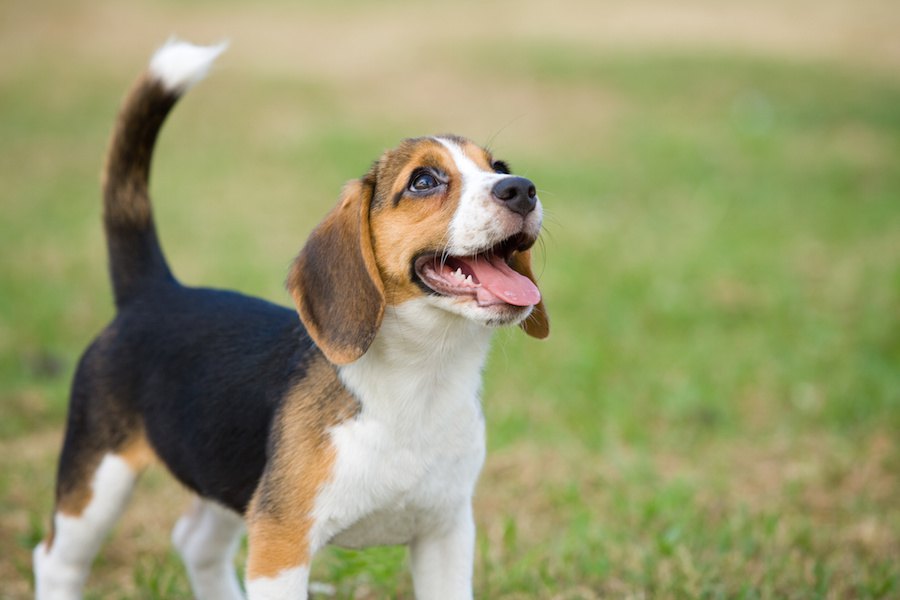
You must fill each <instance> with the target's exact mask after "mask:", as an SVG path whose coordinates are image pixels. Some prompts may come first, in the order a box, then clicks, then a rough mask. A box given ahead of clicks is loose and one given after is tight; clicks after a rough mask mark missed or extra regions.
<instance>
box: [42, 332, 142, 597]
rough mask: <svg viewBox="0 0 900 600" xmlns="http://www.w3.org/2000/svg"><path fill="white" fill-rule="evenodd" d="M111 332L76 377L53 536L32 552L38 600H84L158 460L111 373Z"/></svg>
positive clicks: (124, 388) (85, 359)
mask: <svg viewBox="0 0 900 600" xmlns="http://www.w3.org/2000/svg"><path fill="white" fill-rule="evenodd" d="M108 340H109V335H108V332H106V333H104V334H102V335H101V336H100V338H98V340H96V341H95V343H94V344H93V345H92V346H91V347H90V348H89V349H88V351H87V352H85V354H84V356H83V357H82V359H81V362H80V363H79V365H78V369H77V371H76V373H75V379H74V381H73V383H72V394H71V398H70V403H69V416H68V420H67V423H66V437H65V441H64V442H63V448H62V453H61V454H60V457H59V469H58V471H57V478H56V502H55V505H54V510H53V516H52V521H51V526H50V531H49V533H48V535H47V537H46V538H45V539H44V541H43V542H41V543H40V544H39V545H38V546H37V548H35V549H34V555H33V559H34V564H33V567H34V577H35V591H36V596H37V598H38V600H69V599H74V598H81V593H82V588H83V587H84V583H85V581H86V580H87V577H88V572H89V571H90V567H91V563H92V562H93V560H94V556H95V555H96V554H97V552H98V550H99V549H100V545H101V544H102V543H103V540H104V539H105V538H106V535H107V533H109V530H110V529H111V528H112V526H113V525H114V524H115V522H116V520H117V519H118V518H119V515H121V514H122V510H123V509H124V508H125V504H126V503H127V502H128V498H129V497H130V496H131V490H132V488H133V487H134V484H135V482H136V481H137V479H138V476H139V475H140V474H141V472H142V471H143V470H144V468H145V467H146V466H147V465H149V464H150V462H152V461H153V460H154V453H153V451H152V450H151V449H150V446H149V445H148V443H147V439H146V437H145V435H144V430H143V427H142V425H141V421H140V419H139V418H138V417H137V416H136V414H135V412H134V411H133V410H132V409H131V408H130V405H129V403H128V402H127V398H128V394H127V389H128V388H127V386H124V385H121V384H116V379H115V377H112V376H111V375H110V373H111V369H110V365H111V362H110V359H109V356H110V355H111V354H113V353H112V352H110V351H109V350H108V346H109V344H108Z"/></svg>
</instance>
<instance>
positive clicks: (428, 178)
mask: <svg viewBox="0 0 900 600" xmlns="http://www.w3.org/2000/svg"><path fill="white" fill-rule="evenodd" d="M439 185H441V182H440V181H439V180H438V178H437V177H435V175H434V173H431V172H430V171H416V172H415V173H413V176H412V177H411V178H410V180H409V191H411V192H427V191H429V190H433V189H434V188H436V187H438V186H439Z"/></svg>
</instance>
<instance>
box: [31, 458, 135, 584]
mask: <svg viewBox="0 0 900 600" xmlns="http://www.w3.org/2000/svg"><path fill="white" fill-rule="evenodd" d="M137 475H138V474H137V473H136V472H135V471H134V470H133V469H132V468H131V466H130V465H129V464H128V463H127V462H126V461H125V460H124V459H122V458H121V457H119V456H116V455H115V454H107V455H106V456H104V457H103V460H102V461H101V462H100V466H99V467H98V468H97V470H96V472H95V473H94V478H93V481H92V482H91V489H92V491H93V495H92V497H91V499H90V501H89V503H88V505H87V507H86V508H85V509H84V511H83V512H82V513H81V515H79V516H77V517H74V516H68V515H64V514H62V513H59V512H57V513H56V514H55V515H54V517H53V524H54V531H55V535H54V537H53V543H52V545H51V547H50V549H49V551H48V550H47V547H46V545H45V544H44V542H41V544H39V545H38V547H37V548H35V549H34V574H35V588H36V589H35V594H36V597H37V599H38V600H76V599H78V598H81V590H82V588H83V587H84V583H85V581H86V580H87V577H88V573H89V571H90V567H91V563H92V562H93V560H94V556H95V555H96V554H97V551H98V550H99V549H100V545H101V544H102V543H103V539H104V538H105V537H106V534H107V533H108V532H109V530H110V528H112V526H113V524H114V523H115V522H116V519H118V518H119V515H120V514H121V513H122V509H123V508H124V507H125V504H126V503H127V502H128V498H129V496H130V495H131V490H132V488H133V487H134V483H135V481H136V479H137Z"/></svg>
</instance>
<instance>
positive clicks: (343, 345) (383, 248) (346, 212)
mask: <svg viewBox="0 0 900 600" xmlns="http://www.w3.org/2000/svg"><path fill="white" fill-rule="evenodd" d="M541 219H542V209H541V203H540V200H538V197H537V194H536V192H535V188H534V184H532V183H531V182H530V181H529V180H527V179H525V178H523V177H517V176H515V175H512V174H511V173H510V172H509V167H508V166H507V164H506V163H504V162H503V161H500V160H496V159H494V158H493V156H492V155H491V153H490V152H488V151H487V150H484V149H482V148H480V147H478V146H476V145H475V144H473V143H472V142H469V141H468V140H465V139H462V138H458V137H455V136H442V137H434V138H416V139H411V140H405V141H404V142H403V143H401V144H400V146H399V147H397V148H395V149H394V150H390V151H388V152H386V153H385V154H384V155H383V156H382V157H381V158H380V159H379V160H378V161H377V162H376V163H375V164H374V165H373V166H372V168H371V170H370V171H369V172H368V173H367V174H366V175H365V176H364V177H363V178H361V179H359V180H354V181H351V182H350V183H348V184H347V186H346V187H345V189H344V193H343V195H342V197H341V199H340V201H339V202H338V205H337V206H336V207H335V208H334V209H333V210H332V211H331V213H329V214H328V216H327V217H326V218H325V220H324V221H322V223H321V224H320V225H319V226H318V227H317V228H316V229H315V230H314V231H313V232H312V234H311V235H310V237H309V240H307V243H306V245H305V246H304V247H303V250H301V252H300V254H299V256H298V257H297V259H296V260H295V261H294V264H293V266H292V268H291V271H290V275H289V276H288V283H287V284H288V290H289V291H290V293H291V295H292V296H293V298H294V301H295V303H296V304H297V310H298V311H299V313H300V318H301V320H302V321H303V324H304V325H305V326H306V329H307V330H308V331H309V334H310V335H311V336H312V338H313V340H314V341H315V342H316V344H317V345H318V346H319V348H320V349H321V350H322V352H324V353H325V355H326V356H327V357H328V359H329V360H330V361H332V362H333V363H336V364H346V363H349V362H353V361H354V360H356V359H358V358H359V357H360V356H362V355H363V354H364V353H365V352H366V350H367V349H368V347H369V345H370V344H371V343H372V340H373V339H374V338H375V335H376V333H377V332H378V328H379V326H380V325H381V320H382V317H383V315H384V310H385V307H386V306H393V305H399V304H402V303H404V302H407V301H410V300H413V299H424V301H425V302H427V303H428V304H430V305H432V306H434V307H437V308H440V309H442V310H444V311H446V312H447V313H450V314H454V315H457V316H459V317H462V318H466V319H470V320H472V321H475V322H479V323H482V324H483V325H485V326H500V325H511V324H517V323H518V324H521V326H522V328H523V329H524V330H525V331H526V332H527V333H528V334H529V335H531V336H534V337H537V338H543V337H546V336H547V334H548V333H549V322H548V319H547V313H546V311H545V309H544V305H543V303H542V302H541V295H540V292H539V291H538V288H537V286H536V285H535V283H534V275H533V274H532V271H531V252H530V249H531V247H532V245H533V244H534V243H535V241H536V240H537V237H538V234H539V232H540V229H541Z"/></svg>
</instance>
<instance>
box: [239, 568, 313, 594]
mask: <svg viewBox="0 0 900 600" xmlns="http://www.w3.org/2000/svg"><path fill="white" fill-rule="evenodd" d="M308 584H309V568H308V567H294V568H293V569H285V570H284V571H281V572H280V573H279V574H278V575H276V576H275V577H257V578H255V579H248V580H247V598H248V600H300V599H301V598H306V597H307V587H308Z"/></svg>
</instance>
